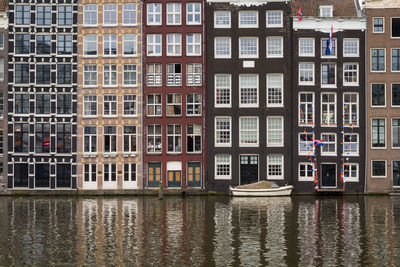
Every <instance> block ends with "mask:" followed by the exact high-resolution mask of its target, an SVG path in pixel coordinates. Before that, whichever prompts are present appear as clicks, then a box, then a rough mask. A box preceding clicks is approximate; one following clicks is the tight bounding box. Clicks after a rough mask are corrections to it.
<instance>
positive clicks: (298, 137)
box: [297, 132, 315, 156]
mask: <svg viewBox="0 0 400 267" xmlns="http://www.w3.org/2000/svg"><path fill="white" fill-rule="evenodd" d="M302 134H307V135H309V134H311V135H312V136H313V137H314V138H313V139H315V134H314V133H312V132H305V133H304V132H299V133H298V135H297V141H298V147H297V150H298V155H299V156H308V155H313V154H314V152H315V148H314V144H313V140H311V141H306V142H311V146H312V150H311V151H305V152H304V151H300V143H301V140H300V136H301V135H302Z"/></svg>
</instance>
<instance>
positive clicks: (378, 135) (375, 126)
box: [372, 119, 386, 148]
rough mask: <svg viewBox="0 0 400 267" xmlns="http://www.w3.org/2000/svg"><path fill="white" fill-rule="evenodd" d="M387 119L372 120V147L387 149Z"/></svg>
mask: <svg viewBox="0 0 400 267" xmlns="http://www.w3.org/2000/svg"><path fill="white" fill-rule="evenodd" d="M385 124H386V123H385V119H372V147H373V148H382V147H386V130H385Z"/></svg>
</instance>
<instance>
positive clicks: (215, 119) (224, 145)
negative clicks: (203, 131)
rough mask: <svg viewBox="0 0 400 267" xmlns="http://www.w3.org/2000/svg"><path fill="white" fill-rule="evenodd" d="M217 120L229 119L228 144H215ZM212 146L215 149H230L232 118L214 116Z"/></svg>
mask: <svg viewBox="0 0 400 267" xmlns="http://www.w3.org/2000/svg"><path fill="white" fill-rule="evenodd" d="M217 119H229V137H230V138H229V143H217ZM214 146H215V147H231V146H232V117H231V116H215V117H214Z"/></svg>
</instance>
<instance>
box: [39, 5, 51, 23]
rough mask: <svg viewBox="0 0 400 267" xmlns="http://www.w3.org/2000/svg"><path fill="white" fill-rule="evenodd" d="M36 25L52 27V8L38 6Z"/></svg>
mask: <svg viewBox="0 0 400 267" xmlns="http://www.w3.org/2000/svg"><path fill="white" fill-rule="evenodd" d="M36 25H38V26H50V25H51V6H36Z"/></svg>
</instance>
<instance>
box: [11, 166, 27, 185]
mask: <svg viewBox="0 0 400 267" xmlns="http://www.w3.org/2000/svg"><path fill="white" fill-rule="evenodd" d="M13 167H14V177H13V178H14V179H13V180H14V187H28V186H29V177H28V173H29V169H28V168H29V164H28V163H14V165H13Z"/></svg>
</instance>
